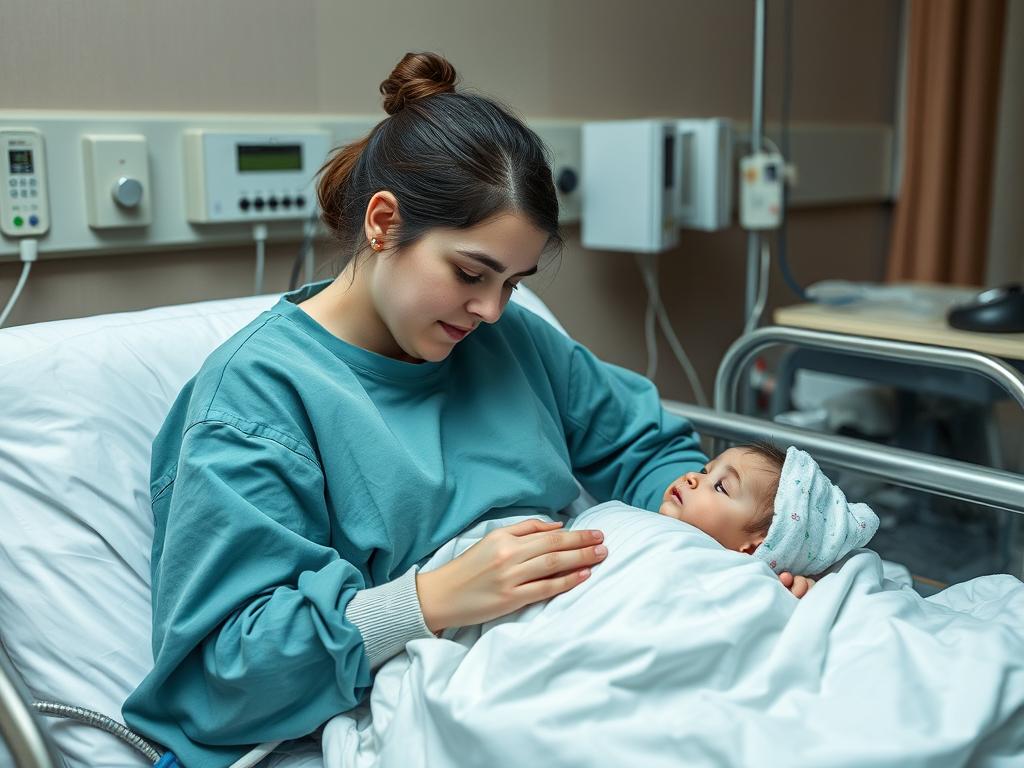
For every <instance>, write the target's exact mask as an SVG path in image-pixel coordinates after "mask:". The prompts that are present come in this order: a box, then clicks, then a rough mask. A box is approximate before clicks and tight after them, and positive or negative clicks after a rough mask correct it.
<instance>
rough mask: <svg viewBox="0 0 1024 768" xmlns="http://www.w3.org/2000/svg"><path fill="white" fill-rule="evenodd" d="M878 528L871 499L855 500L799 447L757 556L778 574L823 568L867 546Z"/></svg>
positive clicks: (789, 456) (789, 457)
mask: <svg viewBox="0 0 1024 768" xmlns="http://www.w3.org/2000/svg"><path fill="white" fill-rule="evenodd" d="M877 530H878V516H877V515H876V514H875V513H874V512H873V511H872V510H871V507H869V506H868V505H867V504H850V503H849V502H848V501H847V500H846V496H845V495H844V494H843V492H842V491H841V490H840V489H839V488H838V487H837V486H835V485H833V484H832V482H831V481H830V480H829V479H828V478H827V477H825V473H824V472H822V471H821V468H820V467H818V465H817V463H815V461H814V459H812V458H811V457H810V455H809V454H807V453H805V452H804V451H801V450H800V449H798V448H795V447H793V446H790V447H789V450H787V451H786V461H785V463H784V464H783V465H782V475H781V476H780V477H779V490H778V492H777V493H776V494H775V515H774V517H773V518H772V524H771V527H770V528H769V529H768V535H767V536H766V537H765V540H764V541H763V542H762V543H761V546H759V547H758V548H757V549H756V550H754V557H757V558H760V559H761V560H764V561H765V562H766V563H768V566H769V567H770V568H771V569H772V570H773V571H775V572H776V573H782V572H783V571H789V572H790V573H792V574H794V575H804V576H806V575H810V574H815V573H821V572H822V571H824V570H825V569H826V568H828V567H829V566H830V565H833V564H834V563H836V562H838V561H839V560H840V559H841V558H842V557H843V556H845V555H846V554H847V553H848V552H849V551H850V550H852V549H856V548H857V547H863V546H864V545H865V544H867V543H868V542H869V541H870V540H871V537H872V536H874V535H875V531H877Z"/></svg>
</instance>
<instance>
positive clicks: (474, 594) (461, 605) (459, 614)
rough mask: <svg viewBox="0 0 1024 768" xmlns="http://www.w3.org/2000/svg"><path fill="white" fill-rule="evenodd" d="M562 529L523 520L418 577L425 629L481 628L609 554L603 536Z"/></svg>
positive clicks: (583, 573) (580, 577)
mask: <svg viewBox="0 0 1024 768" xmlns="http://www.w3.org/2000/svg"><path fill="white" fill-rule="evenodd" d="M561 525H562V524H561V523H545V522H542V521H540V520H525V521H523V522H521V523H517V524H516V525H509V526H506V527H504V528H497V529H495V530H493V531H491V532H490V533H488V534H487V535H486V536H484V537H483V538H482V539H481V540H480V541H478V542H477V543H476V544H474V545H473V546H472V547H470V548H469V549H467V550H466V551H465V552H463V553H462V554H461V555H459V556H458V557H456V558H455V559H454V560H452V561H451V562H450V563H446V564H445V565H443V566H441V567H440V568H438V569H437V570H436V571H430V572H429V573H418V574H416V591H417V592H418V593H419V598H420V608H421V609H422V610H423V619H424V621H425V622H426V624H427V628H428V629H430V631H431V632H439V631H440V630H442V629H446V628H447V627H464V626H468V625H470V624H480V623H481V622H484V621H489V620H490V619H496V618H498V617H499V616H504V615H506V614H508V613H512V611H515V610H518V609H519V608H522V607H523V606H524V605H530V604H531V603H536V602H538V601H540V600H546V599H547V598H549V597H553V596H555V595H558V594H561V593H562V592H566V591H568V590H570V589H572V588H573V587H575V586H576V585H577V584H579V583H580V582H582V581H584V580H585V579H586V578H587V577H588V576H590V567H591V566H592V565H595V564H597V563H600V562H601V561H602V560H604V558H605V556H606V555H607V554H608V550H607V549H606V548H605V547H604V546H602V545H601V541H603V539H604V534H602V533H601V532H600V531H590V530H588V531H559V530H558V528H560V527H561Z"/></svg>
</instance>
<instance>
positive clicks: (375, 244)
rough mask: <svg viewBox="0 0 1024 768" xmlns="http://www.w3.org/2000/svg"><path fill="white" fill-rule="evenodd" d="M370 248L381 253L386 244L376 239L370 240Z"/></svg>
mask: <svg viewBox="0 0 1024 768" xmlns="http://www.w3.org/2000/svg"><path fill="white" fill-rule="evenodd" d="M370 247H371V248H373V250H375V251H380V250H381V248H383V247H384V243H382V242H381V241H380V240H378V239H377V238H376V237H371V238H370Z"/></svg>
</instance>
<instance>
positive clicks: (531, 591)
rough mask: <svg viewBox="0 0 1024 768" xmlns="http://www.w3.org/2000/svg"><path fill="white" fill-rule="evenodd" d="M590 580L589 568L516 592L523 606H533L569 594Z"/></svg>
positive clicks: (526, 586) (521, 588) (533, 582)
mask: <svg viewBox="0 0 1024 768" xmlns="http://www.w3.org/2000/svg"><path fill="white" fill-rule="evenodd" d="M588 578H590V569H589V568H580V569H577V570H574V571H570V572H569V573H566V574H562V575H560V576H554V577H552V578H549V579H539V580H537V581H531V582H530V583H529V584H523V585H522V586H521V587H519V589H518V590H516V591H517V592H518V594H519V597H520V598H521V600H522V604H523V605H531V604H532V603H536V602H538V601H540V600H547V599H548V598H549V597H554V596H555V595H560V594H562V593H563V592H568V591H569V590H570V589H572V588H573V587H575V586H576V585H578V584H580V583H581V582H584V581H586V580H587V579H588Z"/></svg>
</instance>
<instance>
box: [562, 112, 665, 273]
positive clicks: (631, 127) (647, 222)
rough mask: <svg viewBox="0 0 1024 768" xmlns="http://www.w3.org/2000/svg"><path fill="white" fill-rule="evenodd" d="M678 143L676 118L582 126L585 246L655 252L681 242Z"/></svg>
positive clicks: (583, 228) (583, 236)
mask: <svg viewBox="0 0 1024 768" xmlns="http://www.w3.org/2000/svg"><path fill="white" fill-rule="evenodd" d="M676 141H677V128H676V121H674V120H660V119H656V120H615V121H609V122H596V123H584V124H583V134H582V145H583V146H582V153H581V154H582V157H583V163H582V166H583V173H582V176H583V188H582V208H583V213H582V227H581V236H582V241H583V246H584V247H585V248H596V249H601V250H617V251H631V252H635V253H657V252H660V251H665V250H668V249H669V248H672V247H674V246H675V245H676V244H678V242H679V227H678V225H677V223H676V211H675V205H676V198H677V197H678V194H679V187H678V184H679V153H678V152H677V151H676Z"/></svg>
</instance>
